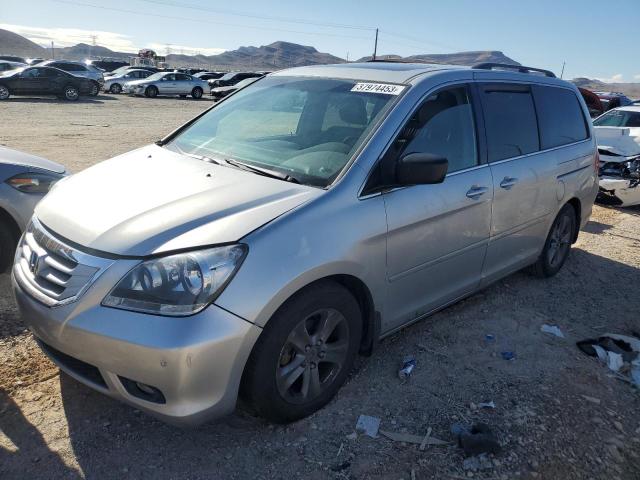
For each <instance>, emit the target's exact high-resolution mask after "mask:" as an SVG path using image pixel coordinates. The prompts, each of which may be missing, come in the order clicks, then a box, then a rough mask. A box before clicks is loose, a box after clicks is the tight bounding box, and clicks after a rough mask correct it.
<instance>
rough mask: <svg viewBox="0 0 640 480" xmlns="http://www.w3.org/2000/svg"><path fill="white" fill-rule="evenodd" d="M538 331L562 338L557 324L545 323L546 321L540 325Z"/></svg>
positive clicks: (562, 334) (562, 335)
mask: <svg viewBox="0 0 640 480" xmlns="http://www.w3.org/2000/svg"><path fill="white" fill-rule="evenodd" d="M540 331H542V332H544V333H550V334H551V335H555V336H556V337H560V338H564V333H562V330H560V327H558V326H557V325H547V324H546V323H545V324H544V325H542V326H541V327H540Z"/></svg>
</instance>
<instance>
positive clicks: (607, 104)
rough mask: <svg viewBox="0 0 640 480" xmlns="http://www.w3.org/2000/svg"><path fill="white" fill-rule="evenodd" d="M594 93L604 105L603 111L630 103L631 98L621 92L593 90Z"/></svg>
mask: <svg viewBox="0 0 640 480" xmlns="http://www.w3.org/2000/svg"><path fill="white" fill-rule="evenodd" d="M593 93H595V94H596V95H597V96H598V98H599V99H600V102H602V106H603V107H604V110H605V112H606V111H607V110H613V109H614V108H618V107H626V106H627V105H631V104H632V103H633V100H631V99H630V98H629V97H627V96H626V95H624V94H623V93H618V92H593Z"/></svg>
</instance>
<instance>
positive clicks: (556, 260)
mask: <svg viewBox="0 0 640 480" xmlns="http://www.w3.org/2000/svg"><path fill="white" fill-rule="evenodd" d="M572 230H573V228H572V225H571V219H570V218H569V217H568V216H567V215H563V216H562V217H561V218H560V219H559V221H558V222H556V224H555V225H554V228H553V231H552V232H551V237H550V239H549V240H550V241H549V249H548V251H547V259H548V261H549V265H550V266H551V268H555V267H556V266H558V265H559V264H561V263H562V262H563V261H564V259H565V257H566V256H567V254H568V253H569V249H570V248H571V235H572V233H573V231H572Z"/></svg>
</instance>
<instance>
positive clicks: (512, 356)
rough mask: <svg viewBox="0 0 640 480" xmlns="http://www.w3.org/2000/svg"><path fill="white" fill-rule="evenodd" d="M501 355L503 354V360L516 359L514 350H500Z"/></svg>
mask: <svg viewBox="0 0 640 480" xmlns="http://www.w3.org/2000/svg"><path fill="white" fill-rule="evenodd" d="M500 355H502V358H503V360H515V359H516V354H515V353H513V352H500Z"/></svg>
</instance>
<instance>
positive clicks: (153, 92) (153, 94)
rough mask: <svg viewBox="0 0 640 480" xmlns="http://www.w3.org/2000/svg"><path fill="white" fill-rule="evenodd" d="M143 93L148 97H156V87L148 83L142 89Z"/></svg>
mask: <svg viewBox="0 0 640 480" xmlns="http://www.w3.org/2000/svg"><path fill="white" fill-rule="evenodd" d="M144 95H145V97H150V98H154V97H157V96H158V88H157V87H154V86H153V85H150V86H148V87H147V89H146V90H145V91H144Z"/></svg>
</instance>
